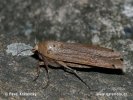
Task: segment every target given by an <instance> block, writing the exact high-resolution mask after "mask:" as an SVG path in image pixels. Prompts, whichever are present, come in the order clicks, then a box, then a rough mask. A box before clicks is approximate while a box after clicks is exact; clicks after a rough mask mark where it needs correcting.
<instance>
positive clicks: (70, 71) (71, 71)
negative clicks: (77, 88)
mask: <svg viewBox="0 0 133 100" xmlns="http://www.w3.org/2000/svg"><path fill="white" fill-rule="evenodd" d="M57 62H58V63H59V64H60V65H61V66H63V67H64V68H66V69H68V70H66V71H67V72H69V73H72V74H74V75H75V76H76V77H77V78H78V79H79V80H80V81H81V82H83V83H84V84H85V85H86V86H87V87H88V88H89V89H90V87H89V86H88V85H87V84H86V82H85V81H83V80H82V79H81V78H80V77H79V75H78V74H77V72H76V70H74V69H72V68H70V67H68V66H67V65H66V64H65V63H64V62H62V61H57Z"/></svg>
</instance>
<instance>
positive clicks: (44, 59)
mask: <svg viewBox="0 0 133 100" xmlns="http://www.w3.org/2000/svg"><path fill="white" fill-rule="evenodd" d="M43 61H44V62H43V63H44V65H45V70H46V73H47V79H48V81H47V84H46V85H45V87H43V89H44V88H47V87H48V86H49V83H50V81H49V71H48V60H47V59H46V58H45V57H43Z"/></svg>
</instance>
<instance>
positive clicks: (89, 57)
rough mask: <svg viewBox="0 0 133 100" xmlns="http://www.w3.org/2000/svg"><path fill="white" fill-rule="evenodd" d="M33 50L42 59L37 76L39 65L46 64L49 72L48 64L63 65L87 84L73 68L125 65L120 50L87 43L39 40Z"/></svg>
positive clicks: (119, 66) (113, 67)
mask: <svg viewBox="0 0 133 100" xmlns="http://www.w3.org/2000/svg"><path fill="white" fill-rule="evenodd" d="M32 52H33V53H34V54H36V55H38V56H39V59H40V60H41V61H39V65H38V67H37V77H38V76H39V70H40V67H39V66H42V65H44V66H45V68H46V71H47V73H48V65H50V66H53V67H63V68H65V69H67V70H69V71H70V72H71V73H74V74H75V75H76V76H77V77H78V78H79V79H80V80H81V81H82V82H83V83H84V84H85V85H87V84H86V83H85V82H84V81H83V80H82V79H81V78H80V77H79V76H78V75H77V73H76V70H74V69H73V68H95V67H97V68H98V67H101V68H108V69H122V67H123V59H122V56H121V54H120V53H119V52H117V51H114V50H112V49H108V48H104V47H99V46H93V45H87V44H80V43H65V42H59V41H43V42H39V43H38V44H37V45H36V46H35V47H34V48H33V49H32ZM37 77H36V79H37Z"/></svg>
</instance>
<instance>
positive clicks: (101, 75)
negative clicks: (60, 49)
mask: <svg viewBox="0 0 133 100" xmlns="http://www.w3.org/2000/svg"><path fill="white" fill-rule="evenodd" d="M132 13H133V1H132V0H0V71H1V72H0V78H1V79H0V91H1V94H0V99H1V100H3V99H10V100H11V99H12V100H30V99H32V100H37V99H39V100H40V99H44V100H79V99H81V100H88V99H93V100H94V99H95V100H99V99H100V100H107V99H110V100H131V99H133V97H132V96H133V74H132V73H133V67H132V66H133V40H132V39H133V24H132V23H133V14H132ZM35 39H37V41H42V40H58V41H65V42H78V43H88V44H95V45H100V46H103V47H107V48H112V49H114V50H117V51H120V52H121V53H122V55H123V58H124V64H125V65H124V68H123V69H124V70H123V71H124V74H121V73H119V72H118V71H115V70H105V69H94V70H90V69H88V70H78V74H79V76H80V77H82V79H83V80H84V81H85V82H86V83H87V84H88V85H89V86H90V87H91V88H92V89H95V90H96V91H93V92H92V91H91V90H89V89H87V88H86V86H85V85H84V84H83V83H82V82H81V81H80V80H78V79H77V78H76V77H75V76H74V75H72V74H69V73H67V72H64V71H63V70H62V69H53V68H49V71H50V81H51V83H50V85H49V87H48V88H46V89H42V88H40V87H43V86H44V85H45V83H46V72H45V71H44V70H43V69H42V70H41V75H40V77H39V79H38V80H37V82H33V81H32V80H33V79H34V77H35V75H36V73H35V67H36V66H37V60H36V59H34V58H33V57H21V56H19V57H13V56H12V55H11V54H8V53H7V52H6V50H7V46H8V45H10V44H12V43H25V44H30V45H31V46H34V45H35ZM38 87H39V88H38ZM10 92H11V93H19V92H23V93H24V92H26V93H36V96H11V95H8V96H7V95H6V93H7V94H8V93H10ZM97 93H106V95H104V96H97ZM107 93H126V95H124V96H120V95H114V96H112V95H111V96H109V95H107Z"/></svg>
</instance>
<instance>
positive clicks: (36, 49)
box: [32, 45, 38, 53]
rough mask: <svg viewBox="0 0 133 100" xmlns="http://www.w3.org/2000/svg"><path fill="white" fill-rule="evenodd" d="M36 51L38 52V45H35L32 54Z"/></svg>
mask: <svg viewBox="0 0 133 100" xmlns="http://www.w3.org/2000/svg"><path fill="white" fill-rule="evenodd" d="M36 51H38V45H36V46H35V47H34V48H33V49H32V52H33V53H35V52H36Z"/></svg>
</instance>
